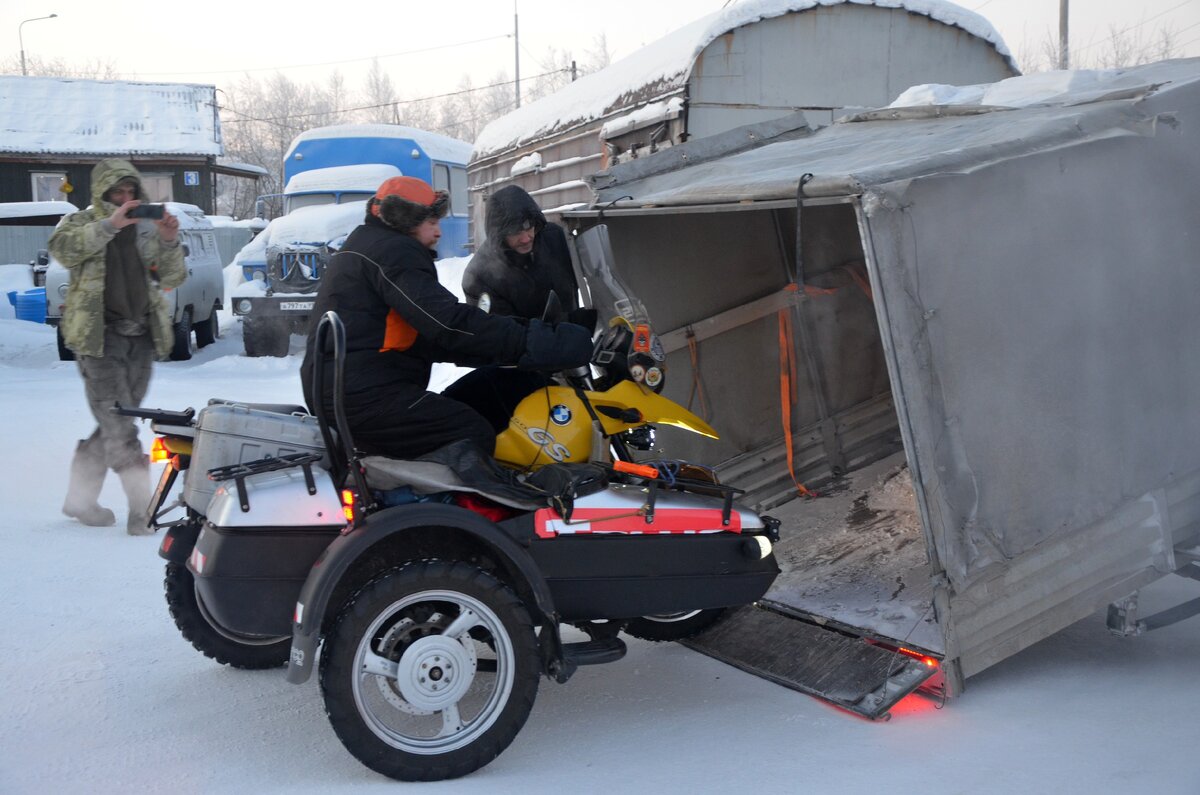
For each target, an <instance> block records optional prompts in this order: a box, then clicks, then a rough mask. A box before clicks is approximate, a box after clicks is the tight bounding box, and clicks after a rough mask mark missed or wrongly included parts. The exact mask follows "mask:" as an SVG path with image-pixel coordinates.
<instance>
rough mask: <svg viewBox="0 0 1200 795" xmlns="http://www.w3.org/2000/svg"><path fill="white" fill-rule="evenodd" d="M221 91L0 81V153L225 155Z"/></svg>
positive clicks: (32, 79)
mask: <svg viewBox="0 0 1200 795" xmlns="http://www.w3.org/2000/svg"><path fill="white" fill-rule="evenodd" d="M215 93H216V88H215V87H213V86H207V85H198V84H192V83H132V82H128V81H121V80H79V79H75V78H63V77H22V76H16V75H3V76H0V153H19V154H66V155H203V156H217V155H220V154H221V152H222V144H221V126H220V121H219V120H218V117H217V112H216V107H215Z"/></svg>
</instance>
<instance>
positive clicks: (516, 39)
mask: <svg viewBox="0 0 1200 795" xmlns="http://www.w3.org/2000/svg"><path fill="white" fill-rule="evenodd" d="M1065 1H1066V0H1064V2H1065ZM513 57H514V58H515V59H516V64H517V65H516V67H515V69H516V73H517V79H516V80H514V81H513V88H514V89H515V90H516V92H517V107H518V108H519V107H521V37H520V34H519V33H518V27H517V0H513Z"/></svg>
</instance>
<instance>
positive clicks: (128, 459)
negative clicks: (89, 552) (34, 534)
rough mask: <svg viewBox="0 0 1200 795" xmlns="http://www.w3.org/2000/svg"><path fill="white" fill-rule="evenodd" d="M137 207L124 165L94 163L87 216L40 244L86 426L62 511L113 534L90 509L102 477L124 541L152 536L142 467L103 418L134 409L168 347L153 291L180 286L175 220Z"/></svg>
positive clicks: (182, 270) (161, 300) (123, 424)
mask: <svg viewBox="0 0 1200 795" xmlns="http://www.w3.org/2000/svg"><path fill="white" fill-rule="evenodd" d="M145 200H146V195H145V191H144V189H143V187H142V177H141V174H139V173H138V170H137V169H136V168H134V167H133V165H132V164H131V163H129V162H128V161H125V160H116V159H111V160H102V161H101V162H99V163H97V164H96V167H95V168H93V169H92V204H91V206H90V207H88V208H87V209H86V210H81V211H80V212H77V213H72V214H71V215H68V216H67V217H66V218H64V219H63V221H62V223H61V224H59V226H58V228H57V229H56V230H55V231H54V234H53V235H51V236H50V242H49V244H48V248H49V249H50V253H51V254H52V255H54V257H55V259H57V260H58V261H59V262H61V263H62V264H63V266H64V267H66V268H67V270H68V271H69V272H70V280H69V282H68V285H67V296H66V305H65V306H64V308H63V317H62V334H63V343H64V344H65V345H66V346H67V347H68V348H69V349H71V350H72V351H74V353H75V358H76V363H77V364H78V366H79V373H80V375H81V376H82V378H83V387H84V393H85V394H86V396H87V402H88V407H89V408H90V409H91V411H92V415H93V416H94V417H95V419H96V428H95V430H94V431H92V434H91V436H89V437H88V438H87V439H84V440H82V441H80V442H79V444H78V446H77V447H76V448H75V456H74V458H73V459H72V461H71V476H70V482H69V484H68V486H67V498H66V500H65V501H64V502H63V509H62V510H63V513H65V514H66V515H67V516H70V517H72V518H74V519H76V520H78V521H80V522H82V523H83V524H86V525H91V526H94V527H107V526H109V525H112V524H115V523H116V516H115V514H113V512H112V511H110V510H109V509H108V508H105V507H103V506H101V505H100V503H99V502H98V499H99V496H100V488H101V486H103V485H104V476H105V475H106V474H107V472H108V470H109V469H111V470H113V471H114V472H116V473H117V475H118V476H119V477H120V479H121V486H122V487H123V488H124V490H125V495H126V498H127V500H128V503H129V513H128V516H127V519H126V523H125V529H126V532H128V533H129V534H130V535H145V534H148V533H151V532H153V531H152V530H151V529H150V528H149V527H148V526H147V524H148V517H147V515H146V511H147V509H148V507H149V504H150V465H149V461H148V460H147V458H146V455H145V453H144V452H143V451H142V446H141V442H140V441H138V432H137V426H136V425H134V421H133V419H132V418H131V417H121V416H117V415H115V414H113V413H112V412H111V411H109V409H111V408H112V407H113V405H115V404H117V403H120V404H121V405H122V406H124V407H127V408H134V407H137V406H140V405H141V402H142V398H143V397H145V395H146V389H147V387H148V386H149V385H150V372H151V367H152V366H153V362H154V359H155V358H156V357H157V358H159V359H165V358H166V357H167V354H168V353H170V351H171V347H172V345H173V344H174V332H173V329H172V327H171V311H170V307H169V306H168V305H167V301H166V298H165V297H164V296H163V290H170V289H173V288H175V287H178V286H179V285H180V284H183V281H184V279H186V278H187V269H186V267H185V265H184V260H183V248H182V246H180V244H179V220H178V219H177V218H175V217H174V216H173V215H171V214H170V213H169V212H165V211H164V209H163V207H162V205H149V204H147V203H146V201H145Z"/></svg>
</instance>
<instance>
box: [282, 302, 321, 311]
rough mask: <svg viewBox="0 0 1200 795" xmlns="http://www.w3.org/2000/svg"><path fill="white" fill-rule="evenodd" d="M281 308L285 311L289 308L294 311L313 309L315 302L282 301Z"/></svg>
mask: <svg viewBox="0 0 1200 795" xmlns="http://www.w3.org/2000/svg"><path fill="white" fill-rule="evenodd" d="M279 308H280V309H282V310H283V311H285V312H287V311H289V310H290V311H293V312H294V311H296V310H304V309H312V308H313V302H312V301H280V302H279Z"/></svg>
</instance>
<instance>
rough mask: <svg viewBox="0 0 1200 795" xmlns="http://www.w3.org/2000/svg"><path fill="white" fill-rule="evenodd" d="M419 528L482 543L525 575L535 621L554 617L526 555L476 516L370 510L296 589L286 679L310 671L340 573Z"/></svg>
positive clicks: (429, 506)
mask: <svg viewBox="0 0 1200 795" xmlns="http://www.w3.org/2000/svg"><path fill="white" fill-rule="evenodd" d="M418 527H451V528H454V529H456V530H460V531H462V532H465V533H467V534H469V535H471V536H472V537H473V538H475V539H477V540H479V541H480V542H482V543H483V544H484V545H486V546H487V547H488V548H489V549H490V550H491V551H492V552H493V553H494V554H495V555H496V556H497V557H498V558H499V559H500V562H501V563H502V564H503V565H504V566H505V567H506V568H507V569H508V570H509V572H510V573H512V574H513V575H514V576H519V577H521V578H523V579H524V581H525V584H526V585H528V587H529V591H530V592H531V593H532V594H533V598H534V604H533V605H530V607H531V609H533V610H534V611H535V612H536V613H538V614H540V615H538V616H535V619H543V620H544V619H551V620H552V621H553V617H554V615H555V613H554V597H553V596H552V595H551V593H550V587H549V586H548V585H547V584H546V580H545V578H544V577H543V576H542V574H541V570H540V569H539V568H538V567H537V564H535V563H534V561H533V558H532V557H531V556H530V555H529V553H528V552H527V551H526V550H525V549H524V548H523V547H522V546H521V545H520V544H519V543H517V541H516V540H514V539H513V538H512V537H511V536H510V535H508V534H507V533H506V532H504V530H502V529H500V528H499V527H497V526H496V525H495V524H494V523H492V522H490V521H488V520H487V519H485V518H484V517H482V516H480V515H479V514H477V513H475V512H473V511H469V510H467V509H465V508H459V507H458V506H455V505H447V504H445V503H418V504H415V505H402V506H399V507H396V508H389V509H387V510H383V511H379V512H378V513H375V514H372V515H371V516H369V517H368V518H367V519H366V520H364V521H363V522H362V523H360V524H358V525H357V526H355V527H353V528H352V529H351V530H350V531H349V532H346V533H344V534H343V535H340V536H338V537H337V538H336V539H334V541H333V543H331V544H330V545H329V546H328V547H327V548H326V549H325V551H324V552H322V553H321V557H319V558H317V561H316V563H314V564H313V567H312V570H311V571H310V572H309V575H308V579H307V580H305V581H304V586H303V587H302V588H301V589H300V596H299V597H297V600H296V610H295V613H294V614H293V616H292V653H291V658H290V660H289V662H288V672H287V680H288V681H289V682H291V683H293V684H302V683H304V682H307V681H308V678H309V677H310V676H311V675H312V670H313V658H314V657H315V656H316V650H317V644H318V643H319V641H320V637H321V625H322V623H323V622H324V619H325V613H326V611H327V610H328V609H329V600H330V598H331V597H332V595H333V592H334V589H335V588H337V585H338V583H339V582H341V580H342V577H343V576H344V575H345V574H346V572H347V571H348V570H349V569H350V567H351V566H352V565H353V564H354V562H355V561H356V560H358V559H359V557H360V556H361V555H362V554H363V553H364V552H366V551H367V550H368V549H370V548H371V547H373V546H374V545H376V544H378V543H379V542H380V541H382V540H383V539H385V538H388V537H389V536H393V535H395V534H397V533H403V532H405V531H406V530H411V529H415V528H418Z"/></svg>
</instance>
